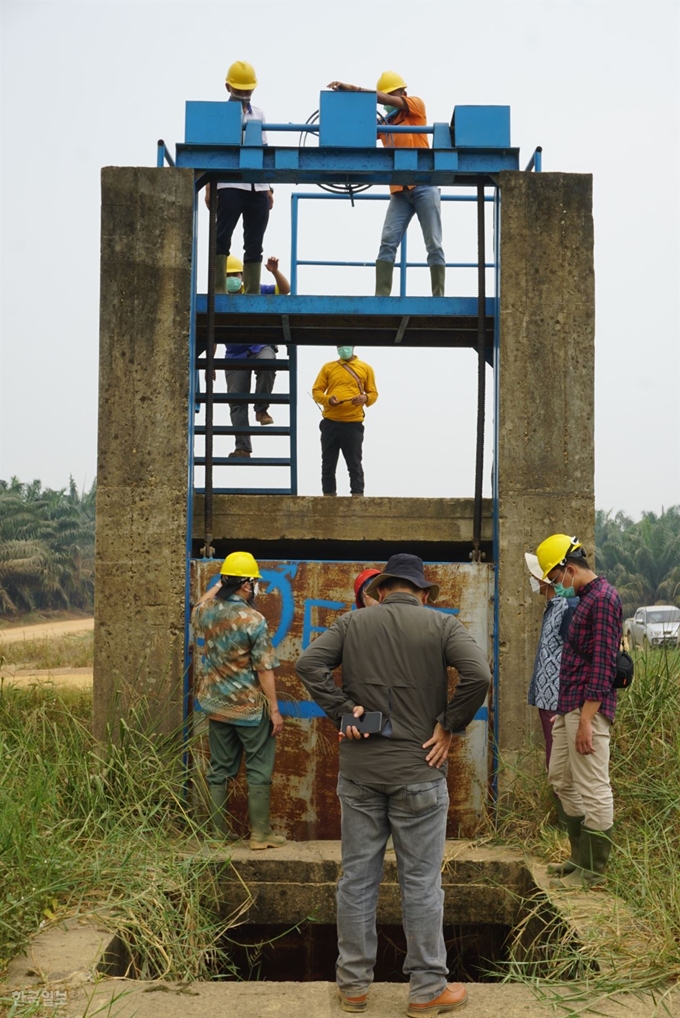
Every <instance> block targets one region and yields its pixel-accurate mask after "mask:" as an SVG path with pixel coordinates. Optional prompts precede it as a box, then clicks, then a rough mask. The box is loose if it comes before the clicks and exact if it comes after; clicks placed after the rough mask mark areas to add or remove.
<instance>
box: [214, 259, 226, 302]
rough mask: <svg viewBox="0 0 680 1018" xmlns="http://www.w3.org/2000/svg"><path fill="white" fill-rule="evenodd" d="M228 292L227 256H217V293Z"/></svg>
mask: <svg viewBox="0 0 680 1018" xmlns="http://www.w3.org/2000/svg"><path fill="white" fill-rule="evenodd" d="M226 292H227V256H226V255H215V293H226Z"/></svg>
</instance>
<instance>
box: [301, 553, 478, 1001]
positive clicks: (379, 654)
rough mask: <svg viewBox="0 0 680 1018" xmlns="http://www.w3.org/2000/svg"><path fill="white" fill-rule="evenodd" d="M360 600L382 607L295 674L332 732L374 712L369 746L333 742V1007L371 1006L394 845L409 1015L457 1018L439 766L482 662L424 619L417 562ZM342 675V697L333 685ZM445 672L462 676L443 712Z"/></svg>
mask: <svg viewBox="0 0 680 1018" xmlns="http://www.w3.org/2000/svg"><path fill="white" fill-rule="evenodd" d="M366 593H367V594H368V595H369V596H370V597H377V598H378V599H379V601H380V603H379V605H378V606H377V607H375V608H373V609H372V610H371V611H353V612H347V613H346V614H345V615H342V616H341V617H340V618H339V619H338V620H337V622H335V623H334V625H333V626H331V628H330V629H327V630H326V631H325V632H323V633H321V634H320V635H319V636H318V637H317V639H316V640H315V641H314V643H312V644H311V645H310V646H309V647H308V648H307V650H306V651H304V653H303V654H302V656H301V657H300V659H299V660H298V662H297V665H296V670H297V674H298V675H299V677H300V679H301V680H302V682H303V683H304V685H305V686H306V687H307V689H308V690H309V692H310V693H311V695H312V697H313V698H314V700H315V701H316V702H317V703H318V704H319V706H320V707H322V709H323V710H324V711H325V712H326V714H327V715H328V716H329V717H330V718H331V719H332V720H333V721H334V722H335V723H336V725H337V726H338V728H340V727H341V721H342V717H343V715H344V714H353V715H354V717H355V718H357V719H359V718H360V717H361V716H362V715H363V714H364V713H365V712H367V711H380V712H381V713H382V719H383V720H382V726H381V730H380V732H379V733H376V734H372V735H366V734H362V733H361V732H360V731H359V728H358V727H357V726H354V725H349V726H348V727H346V729H345V730H344V731H341V732H340V774H339V777H338V796H339V798H340V804H341V810H342V872H343V875H342V877H341V879H340V882H339V884H338V892H337V914H338V948H339V957H338V963H337V969H336V971H337V983H338V990H339V993H340V1004H341V1007H342V1009H343V1010H344V1011H350V1012H361V1011H365V1010H366V1008H367V1005H368V989H369V987H370V984H371V982H372V980H373V967H374V965H375V960H376V950H377V936H376V926H375V909H376V903H377V899H378V889H379V886H380V880H381V876H382V867H383V858H384V854H385V845H386V843H387V839H388V837H389V835H390V833H391V834H392V835H393V837H394V847H395V851H396V854H397V864H398V868H399V875H400V883H401V889H402V908H403V922H404V930H405V933H406V941H407V944H408V948H407V954H406V961H405V963H404V974H405V975H407V976H409V977H410V992H409V1004H408V1011H407V1014H408V1015H410V1016H413V1018H415V1016H417V1015H423V1014H425V1015H438V1014H445V1013H448V1012H450V1011H453V1010H455V1009H456V1008H458V1007H462V1006H463V1004H464V1003H465V1000H466V996H467V995H466V991H465V988H464V987H463V986H462V985H461V984H460V983H450V984H449V983H447V975H448V969H447V965H446V946H445V943H444V935H443V907H444V893H443V891H442V887H441V865H442V858H443V855H444V841H445V837H446V815H447V810H448V804H449V796H448V791H447V787H446V765H447V758H448V754H449V748H450V746H451V740H452V738H453V733H454V732H455V733H460V732H461V731H462V730H463V729H464V728H465V727H466V726H467V725H468V724H469V723H470V721H472V719H473V717H474V716H475V714H476V712H477V710H478V709H479V707H481V705H482V704H483V703H484V700H485V697H486V694H487V691H488V689H489V684H490V681H491V675H490V672H489V666H488V663H487V660H486V656H485V655H484V654H483V652H482V651H481V649H480V648H479V647H478V646H477V644H476V643H475V641H474V640H473V638H472V637H471V636H470V634H469V633H468V632H467V630H466V629H465V627H464V626H463V625H462V624H461V623H460V622H459V621H458V619H457V618H456V617H455V616H453V615H445V614H443V613H440V612H436V611H427V610H425V606H426V605H427V604H428V603H429V604H433V603H434V602H435V601H436V600H437V597H438V595H439V587H438V586H437V584H436V583H432V582H431V581H429V580H427V579H426V577H425V575H424V572H423V563H422V561H421V560H420V559H419V558H418V557H417V556H416V555H406V554H398V555H393V556H392V558H391V559H390V560H389V562H388V563H387V566H386V567H385V570H384V571H383V572H382V573H379V574H378V575H377V576H375V577H374V578H373V579H372V580H371V582H370V583H369V585H368V587H367V588H366ZM340 665H342V686H338V685H336V683H335V682H334V680H333V674H332V673H333V669H334V668H338V667H340ZM447 666H451V667H454V668H456V669H457V670H458V673H459V675H460V681H459V683H458V685H457V687H456V691H455V693H454V695H453V697H452V698H451V700H448V673H447ZM357 724H358V725H360V722H359V721H358V722H357Z"/></svg>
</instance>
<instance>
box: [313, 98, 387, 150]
mask: <svg viewBox="0 0 680 1018" xmlns="http://www.w3.org/2000/svg"><path fill="white" fill-rule="evenodd" d="M319 124H320V131H319V145H320V146H321V147H322V148H327V147H328V148H374V147H375V143H376V131H375V128H376V101H375V92H322V93H321V101H320V104H319Z"/></svg>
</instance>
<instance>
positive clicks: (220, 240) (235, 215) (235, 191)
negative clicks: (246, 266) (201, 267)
mask: <svg viewBox="0 0 680 1018" xmlns="http://www.w3.org/2000/svg"><path fill="white" fill-rule="evenodd" d="M241 216H243V249H244V250H243V261H244V263H245V262H261V261H262V242H263V240H264V231H265V230H266V229H267V223H268V222H269V192H268V191H243V190H241V188H240V187H221V188H220V189H219V190H218V192H217V253H218V255H228V254H229V253H230V250H231V235H232V233H233V232H234V227H235V226H236V224H237V223H238V221H239V219H240V217H241Z"/></svg>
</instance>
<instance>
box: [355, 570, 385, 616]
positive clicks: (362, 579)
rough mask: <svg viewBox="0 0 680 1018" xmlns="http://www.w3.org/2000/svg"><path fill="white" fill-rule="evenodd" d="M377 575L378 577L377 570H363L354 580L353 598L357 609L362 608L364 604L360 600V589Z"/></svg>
mask: <svg viewBox="0 0 680 1018" xmlns="http://www.w3.org/2000/svg"><path fill="white" fill-rule="evenodd" d="M379 575H380V570H379V569H364V571H363V573H359V575H358V576H357V578H356V580H355V581H354V596H355V598H356V602H357V608H363V607H364V604H363V602H362V601H361V598H360V594H361V588H362V587H363V586H365V584H367V583H368V581H369V580H372V579H373V577H374V576H379Z"/></svg>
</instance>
